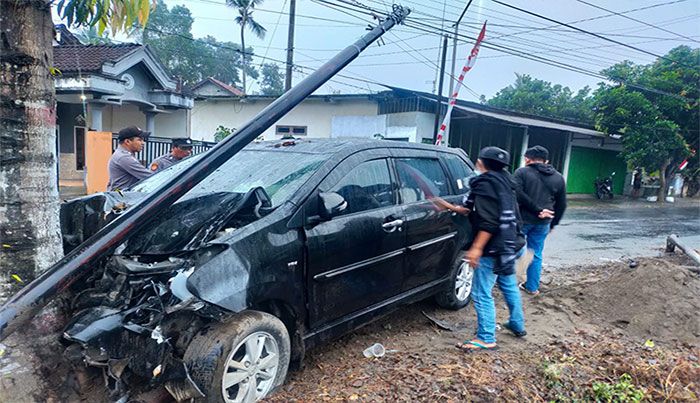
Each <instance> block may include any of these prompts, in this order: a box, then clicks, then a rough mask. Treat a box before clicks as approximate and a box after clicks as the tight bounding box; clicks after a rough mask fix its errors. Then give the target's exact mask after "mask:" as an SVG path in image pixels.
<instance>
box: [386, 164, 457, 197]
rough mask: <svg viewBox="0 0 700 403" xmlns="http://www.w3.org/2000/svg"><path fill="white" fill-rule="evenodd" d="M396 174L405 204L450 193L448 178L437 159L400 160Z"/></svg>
mask: <svg viewBox="0 0 700 403" xmlns="http://www.w3.org/2000/svg"><path fill="white" fill-rule="evenodd" d="M396 172H397V174H398V177H399V182H400V185H399V194H400V195H401V201H402V202H403V203H413V202H417V201H421V200H430V199H432V198H434V197H443V196H447V195H449V193H450V191H449V185H448V183H447V176H446V175H445V171H444V170H443V169H442V165H440V161H438V160H437V159H432V158H400V159H397V160H396Z"/></svg>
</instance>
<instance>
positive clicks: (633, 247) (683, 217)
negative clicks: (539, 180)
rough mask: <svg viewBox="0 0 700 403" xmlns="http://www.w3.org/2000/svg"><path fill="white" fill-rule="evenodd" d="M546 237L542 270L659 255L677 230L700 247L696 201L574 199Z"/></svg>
mask: <svg viewBox="0 0 700 403" xmlns="http://www.w3.org/2000/svg"><path fill="white" fill-rule="evenodd" d="M571 204H573V206H572V207H571V208H570V209H569V210H567V212H566V214H565V215H564V219H563V220H562V222H561V223H560V225H559V226H558V227H557V228H556V229H555V230H554V232H552V234H551V235H550V236H549V237H548V238H547V243H546V245H545V251H544V265H545V266H544V267H545V269H556V268H560V267H571V266H588V265H593V264H598V263H606V262H609V261H611V260H617V259H624V258H628V257H641V256H657V255H659V254H660V253H661V252H662V250H663V248H664V246H665V245H666V237H667V236H668V235H670V234H677V235H678V236H679V237H680V239H681V240H684V241H686V242H687V243H688V245H690V246H692V247H694V248H698V249H700V200H698V199H690V200H682V201H681V202H679V203H676V204H670V203H666V204H663V205H657V204H655V203H648V202H642V201H640V202H627V201H615V202H612V203H611V202H600V201H574V202H573V203H571Z"/></svg>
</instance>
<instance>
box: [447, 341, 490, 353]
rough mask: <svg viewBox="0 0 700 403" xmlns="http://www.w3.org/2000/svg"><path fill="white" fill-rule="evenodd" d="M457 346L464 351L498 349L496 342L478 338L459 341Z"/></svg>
mask: <svg viewBox="0 0 700 403" xmlns="http://www.w3.org/2000/svg"><path fill="white" fill-rule="evenodd" d="M455 347H457V348H458V349H460V350H462V351H478V350H498V345H496V343H484V342H483V341H480V340H476V339H474V340H470V341H465V342H464V343H459V344H457V345H456V346H455Z"/></svg>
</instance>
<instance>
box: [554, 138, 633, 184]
mask: <svg viewBox="0 0 700 403" xmlns="http://www.w3.org/2000/svg"><path fill="white" fill-rule="evenodd" d="M613 172H615V176H614V177H613V192H614V193H615V194H616V195H621V194H622V190H623V189H624V186H625V175H626V173H627V164H626V163H625V161H624V160H623V159H622V157H620V153H619V152H617V151H611V150H600V149H595V148H584V147H571V161H570V162H569V176H568V178H567V184H566V192H567V193H591V194H592V193H593V191H594V188H593V182H594V181H595V179H596V178H598V177H604V176H608V175H611V174H612V173H613Z"/></svg>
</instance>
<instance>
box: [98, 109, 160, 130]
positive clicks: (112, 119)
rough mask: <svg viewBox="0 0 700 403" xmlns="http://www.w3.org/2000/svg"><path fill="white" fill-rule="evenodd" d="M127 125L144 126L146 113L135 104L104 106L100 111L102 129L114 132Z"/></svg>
mask: <svg viewBox="0 0 700 403" xmlns="http://www.w3.org/2000/svg"><path fill="white" fill-rule="evenodd" d="M89 121H90V120H89V119H88V122H89ZM128 126H138V127H140V128H142V129H144V130H145V128H146V115H144V113H143V112H141V111H140V110H139V108H138V107H137V106H136V105H130V104H126V105H121V106H118V105H108V106H105V108H104V110H103V111H102V130H104V131H107V132H109V131H111V132H113V133H116V132H118V131H119V130H121V129H123V128H125V127H128Z"/></svg>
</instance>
